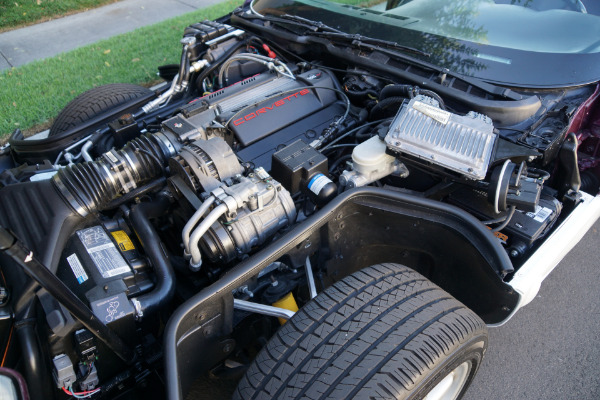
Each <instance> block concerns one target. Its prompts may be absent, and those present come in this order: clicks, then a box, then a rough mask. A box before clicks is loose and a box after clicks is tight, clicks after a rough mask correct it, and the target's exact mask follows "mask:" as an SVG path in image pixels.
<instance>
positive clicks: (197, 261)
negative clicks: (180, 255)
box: [190, 203, 228, 271]
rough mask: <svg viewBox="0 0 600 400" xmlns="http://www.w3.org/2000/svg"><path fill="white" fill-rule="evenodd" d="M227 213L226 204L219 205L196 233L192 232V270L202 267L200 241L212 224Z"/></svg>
mask: <svg viewBox="0 0 600 400" xmlns="http://www.w3.org/2000/svg"><path fill="white" fill-rule="evenodd" d="M227 211H228V209H227V206H226V205H225V204H224V203H221V204H219V205H218V206H216V207H215V208H214V209H213V210H212V211H211V212H210V214H208V215H207V216H206V218H204V220H203V221H202V222H201V223H200V225H198V227H197V228H196V229H195V230H194V232H192V236H191V237H190V253H191V255H192V259H191V260H190V268H192V270H195V271H197V270H199V269H200V267H201V266H202V254H201V253H200V239H202V236H204V234H205V233H206V232H207V231H208V230H209V229H210V227H211V226H212V224H214V223H215V222H217V220H218V219H219V218H220V217H221V215H223V214H225V213H226V212H227Z"/></svg>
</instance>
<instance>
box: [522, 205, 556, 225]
mask: <svg viewBox="0 0 600 400" xmlns="http://www.w3.org/2000/svg"><path fill="white" fill-rule="evenodd" d="M550 215H552V210H551V209H549V208H546V207H540V206H536V207H535V213H532V212H528V213H527V216H528V217H530V218H533V219H534V221H537V222H544V221H545V220H547V219H548V217H549V216H550Z"/></svg>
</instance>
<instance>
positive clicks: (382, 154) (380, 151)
mask: <svg viewBox="0 0 600 400" xmlns="http://www.w3.org/2000/svg"><path fill="white" fill-rule="evenodd" d="M391 174H396V175H399V176H402V177H405V176H408V170H407V169H406V167H405V166H404V164H402V163H401V162H400V161H398V160H397V159H396V157H394V156H391V155H389V154H387V153H386V144H385V142H383V141H382V140H381V139H380V138H379V136H373V137H372V138H371V139H369V140H366V141H364V142H362V143H361V144H359V145H358V146H356V147H355V148H354V150H353V151H352V171H344V173H343V174H342V176H341V177H340V182H341V183H342V184H343V185H345V186H346V187H347V188H353V187H359V186H365V185H368V184H369V183H372V182H375V181H376V180H379V179H381V178H383V177H386V176H388V175H391Z"/></svg>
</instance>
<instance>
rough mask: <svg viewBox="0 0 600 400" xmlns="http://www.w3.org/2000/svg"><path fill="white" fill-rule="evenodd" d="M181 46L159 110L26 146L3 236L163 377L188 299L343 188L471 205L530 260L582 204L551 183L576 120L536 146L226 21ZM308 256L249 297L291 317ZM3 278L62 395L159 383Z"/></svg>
mask: <svg viewBox="0 0 600 400" xmlns="http://www.w3.org/2000/svg"><path fill="white" fill-rule="evenodd" d="M182 44H183V52H182V61H181V65H180V66H179V69H178V71H177V74H173V75H172V76H170V77H169V78H170V79H169V80H170V82H171V83H170V84H168V85H166V86H164V87H162V88H161V89H160V90H159V93H158V95H157V97H156V98H153V99H152V100H150V101H146V100H144V101H143V102H141V103H140V104H134V105H127V107H124V108H123V109H122V110H120V112H119V113H118V115H111V117H110V118H108V117H106V118H105V120H104V121H103V122H102V123H101V124H98V125H94V128H93V129H92V130H90V129H91V128H90V129H87V128H86V129H87V130H86V129H83V128H82V130H81V131H80V132H78V133H77V134H70V135H72V136H69V135H66V137H65V138H58V139H60V140H64V141H63V142H61V143H62V144H61V147H60V152H57V151H55V150H56V148H54V147H51V146H50V144H53V143H57V140H58V139H56V140H55V139H53V138H49V139H47V140H48V141H47V142H44V143H46V144H49V145H48V146H47V147H46V148H44V146H37V147H35V146H34V145H33V144H35V143H34V142H35V141H31V143H26V142H27V141H22V142H19V143H17V142H15V144H14V146H13V150H12V151H13V153H12V156H11V157H12V159H14V160H16V161H18V162H19V163H21V162H24V164H23V165H22V166H21V167H18V168H13V169H9V170H7V171H5V172H4V173H3V174H2V176H0V178H1V179H2V180H1V182H3V183H7V182H8V183H7V184H6V185H5V186H4V187H3V188H1V189H0V225H1V226H3V227H6V228H8V229H10V230H11V231H12V232H13V233H14V234H15V236H16V237H18V238H20V239H21V240H22V241H23V243H24V245H25V246H26V247H27V248H28V249H30V250H31V251H32V253H31V254H33V255H35V257H36V259H38V260H39V261H40V262H41V264H42V265H44V266H45V267H46V268H47V269H48V270H49V271H51V273H52V274H53V275H54V276H55V277H57V278H58V280H59V281H60V282H62V283H60V282H55V288H57V290H63V291H64V292H69V293H72V295H73V297H72V298H70V302H71V304H72V305H73V304H78V305H80V306H81V307H83V308H84V309H85V308H86V307H87V308H89V311H90V314H89V315H88V317H89V318H90V319H98V320H99V321H100V322H101V323H102V324H104V325H106V326H107V327H108V328H110V329H111V330H112V331H114V332H116V333H117V334H118V335H119V336H120V337H121V338H124V341H125V342H126V344H127V345H128V346H130V347H131V348H135V349H136V351H137V353H138V354H139V355H140V357H141V359H143V360H144V362H145V363H146V364H148V365H153V363H154V364H156V362H157V360H158V359H160V357H161V354H160V352H161V350H160V344H159V342H160V340H159V338H161V335H162V334H163V332H162V330H163V327H164V323H165V321H166V319H167V318H168V316H169V314H170V312H171V311H172V310H173V305H174V304H175V303H177V304H180V303H182V302H183V301H185V300H186V299H188V298H190V297H191V296H193V295H194V294H196V293H198V292H199V291H201V290H203V289H204V288H206V287H208V286H209V285H210V284H212V283H215V282H217V281H218V280H219V279H222V278H223V277H224V276H227V273H228V271H230V270H231V269H232V268H233V267H234V266H235V265H236V263H238V262H240V261H243V260H245V259H246V258H248V257H251V256H252V255H254V254H257V253H258V252H260V251H261V250H262V249H264V248H265V246H267V245H269V244H270V243H273V242H275V241H277V240H278V239H280V238H281V237H282V236H284V235H285V234H286V233H287V232H289V231H292V230H293V229H294V227H296V226H297V224H299V223H301V222H302V221H304V220H307V219H309V218H310V217H311V216H312V215H313V214H314V213H315V212H316V211H318V210H319V209H321V208H323V207H325V206H326V205H327V204H328V203H329V202H331V201H332V199H334V198H336V196H338V195H340V194H342V193H343V192H345V191H348V190H353V189H355V188H358V187H363V186H367V185H373V186H378V187H381V188H384V189H389V190H393V191H400V192H404V193H410V194H414V195H416V196H419V197H423V198H430V199H435V200H439V201H443V202H446V203H449V204H452V205H454V206H457V207H460V208H462V209H463V210H466V211H468V212H469V213H470V214H472V215H473V216H475V217H476V218H478V219H480V220H481V221H482V223H483V224H485V225H488V226H490V229H492V228H493V229H492V230H493V232H494V234H495V235H496V237H497V238H498V240H499V241H501V243H502V245H503V246H504V247H505V249H506V251H507V253H508V254H509V255H510V257H511V258H512V259H513V260H514V261H515V265H518V263H519V260H520V259H522V257H524V256H525V255H526V254H528V252H530V251H531V249H533V248H535V246H536V243H539V242H538V241H539V240H540V239H542V238H544V237H545V235H547V234H548V232H550V230H551V229H552V227H553V225H554V224H555V222H556V221H557V220H558V218H559V216H560V215H561V212H562V210H563V207H564V206H565V204H566V205H568V204H571V205H574V204H576V202H577V201H578V200H577V196H576V192H577V189H578V184H577V178H578V175H577V176H574V175H569V174H567V175H566V176H562V177H558V178H557V179H556V180H555V181H554V183H553V187H549V185H547V183H548V179H549V177H550V174H549V173H548V172H546V170H545V169H544V168H546V169H549V168H548V167H547V162H546V160H547V159H548V157H550V156H549V154H556V153H558V152H559V151H560V152H561V158H560V159H561V161H560V162H562V163H565V165H566V164H568V163H571V164H572V163H573V162H574V163H577V159H576V156H575V158H574V161H573V159H572V158H573V157H574V150H573V149H572V148H570V147H569V146H568V144H569V142H568V139H567V140H563V139H564V138H565V137H566V129H567V127H566V125H564V124H563V125H561V126H559V125H560V124H558V125H556V124H555V125H556V126H559V128H557V129H558V131H557V132H554V133H552V135H550V136H548V140H546V141H545V142H543V143H542V144H540V145H539V146H538V147H535V146H533V145H525V144H524V143H525V142H528V141H529V142H531V141H532V138H533V137H537V136H536V133H535V132H537V131H535V129H537V128H536V127H535V125H534V127H533V128H531V131H530V132H529V133H530V135H529V136H527V135H525V136H523V137H522V138H521V139H522V140H521V139H519V140H521V141H518V140H513V139H514V138H513V137H512V136H511V135H512V134H513V133H514V131H510V130H503V129H502V127H500V126H499V124H497V123H495V121H494V120H492V119H491V118H490V117H489V116H486V115H485V114H484V113H481V112H479V111H477V110H470V109H468V110H465V109H463V108H464V107H462V108H461V106H460V105H454V107H453V108H451V107H447V106H446V105H445V103H444V101H443V99H442V98H441V97H440V96H439V95H437V94H436V93H435V92H433V91H430V90H424V89H419V88H418V87H417V86H414V85H411V84H409V83H407V82H397V81H394V80H389V79H388V80H386V79H385V78H383V77H381V76H376V75H373V74H369V73H367V72H365V71H362V70H360V69H358V67H355V66H348V67H347V68H346V69H341V70H340V68H336V67H331V68H328V67H327V66H324V65H321V64H326V63H324V62H323V63H322V62H320V61H319V62H315V63H313V64H310V63H307V62H305V61H300V60H296V61H298V62H296V63H294V62H292V61H293V60H291V59H288V60H284V57H283V54H282V53H279V54H276V52H275V51H273V49H271V47H269V45H268V44H266V43H265V42H263V41H262V39H260V38H258V37H256V36H252V35H250V34H249V33H247V32H244V31H242V30H239V29H234V28H232V27H231V26H228V25H224V24H220V23H214V22H208V21H205V22H204V23H202V24H195V25H192V26H190V27H188V29H187V30H186V32H185V36H184V40H183V41H182ZM121 111H122V112H121ZM524 123H525V122H524ZM519 129H520V128H519ZM560 138H562V139H560ZM563 142H564V143H566V144H564V143H563ZM32 143H33V144H32ZM536 143H537V142H536ZM559 148H560V149H559ZM55 157H56V162H50V161H49V162H45V163H41V162H40V160H41V159H50V158H52V159H53V160H52V161H54V158H55ZM569 165H570V164H569ZM556 168H558V169H560V166H557V167H556ZM562 169H563V170H569V171H571V170H572V169H569V168H562ZM559 199H560V200H559ZM569 202H571V203H569ZM305 246H310V243H307V244H305ZM323 246H325V245H323ZM323 254H325V256H323V257H327V256H331V255H329V254H327V252H326V251H323ZM286 257H287V258H286ZM0 262H1V263H2V264H6V265H8V264H9V263H10V262H11V261H9V260H8V259H7V258H6V257H5V256H0ZM305 262H306V263H307V264H308V265H309V267H308V269H310V264H309V261H308V260H305V259H302V260H299V259H296V258H294V257H293V256H284V255H282V257H281V260H280V261H278V262H277V263H274V264H272V265H270V266H269V267H268V268H266V269H264V270H263V271H262V272H261V274H260V275H259V276H258V277H254V278H253V280H252V281H251V282H249V283H246V284H245V285H244V286H240V287H239V288H238V289H237V290H236V292H235V293H234V295H236V296H237V297H236V298H240V299H241V298H244V299H246V300H247V299H250V298H253V297H254V298H260V299H261V300H262V301H263V303H265V304H267V305H269V304H282V303H281V302H284V303H286V304H287V305H286V307H291V308H293V306H295V302H294V303H293V304H292V306H290V301H289V294H290V293H292V292H293V291H295V290H297V288H298V286H299V283H298V282H299V281H300V280H303V279H304V278H305V277H304V275H303V273H302V272H300V270H299V267H301V266H303V265H305V264H304V263H305ZM513 271H514V270H504V271H499V272H498V275H499V276H500V277H499V278H500V279H502V278H504V277H505V276H506V275H507V274H510V273H512V272H513ZM321 272H323V274H325V273H326V272H327V271H324V270H323V271H321ZM4 273H5V274H6V275H7V277H8V279H9V280H10V281H12V282H20V283H21V284H20V286H19V285H17V286H18V287H19V289H20V290H21V291H22V292H23V293H25V294H24V295H23V296H26V295H28V296H30V298H24V299H25V300H28V301H33V300H31V299H33V298H35V299H38V300H39V303H40V304H41V308H42V309H43V313H42V314H43V319H44V323H45V327H46V328H47V331H46V332H44V335H45V338H44V339H45V341H46V342H47V347H48V354H50V355H51V357H46V358H48V360H49V363H51V365H52V369H53V371H54V375H53V376H54V384H55V386H56V387H57V388H64V389H67V388H70V387H71V386H73V385H76V386H77V387H78V388H80V389H81V390H84V391H94V390H95V388H96V387H97V386H98V385H100V384H101V385H102V386H103V387H110V388H116V387H119V385H121V384H123V382H125V381H127V380H136V382H137V380H141V379H143V377H142V378H140V376H142V375H143V374H144V373H146V372H147V371H146V372H145V370H144V368H142V367H139V365H138V366H137V367H136V368H137V369H135V368H129V367H127V368H129V369H127V368H126V367H124V357H121V356H119V354H117V352H115V351H112V350H114V348H113V347H111V346H112V345H114V343H112V342H111V343H112V345H111V343H109V341H108V339H107V341H106V342H105V341H104V340H103V339H102V338H100V337H99V336H98V335H97V334H94V330H93V329H89V327H87V326H86V325H84V324H82V322H81V320H79V319H78V318H74V316H73V314H72V312H71V309H68V307H65V304H61V303H60V302H58V301H57V300H56V299H55V298H54V297H53V295H52V293H50V292H49V291H47V290H45V289H40V288H39V287H37V286H36V285H33V284H30V283H27V282H28V280H27V279H26V277H25V275H23V273H22V272H20V271H19V270H18V269H17V268H13V269H5V272H4ZM307 274H308V272H307ZM311 279H314V278H312V275H311ZM320 279H322V276H321V277H320ZM255 296H256V297H255ZM284 299H285V301H284ZM25 300H23V301H22V302H21V303H22V304H26V303H27V302H26V301H25ZM292 300H293V296H292ZM17 311H18V312H17V315H18V317H19V318H24V319H27V318H34V317H35V316H34V315H33V314H31V315H30V314H27V313H26V310H25V309H23V310H17ZM21 313H22V314H21ZM246 317H247V315H241V316H240V315H237V314H236V317H235V318H234V324H235V325H236V326H237V325H238V324H239V326H242V327H243V332H244V333H245V332H252V334H254V330H255V329H258V328H256V326H254V325H252V324H251V323H247V320H245V318H246ZM198 318H200V317H198ZM246 323H247V324H248V325H244V324H246ZM252 323H254V322H252ZM135 333H139V335H136V334H135ZM271 333H272V332H271ZM207 335H208V334H207ZM249 335H250V334H249ZM255 336H259V337H260V336H261V334H256V335H255ZM46 339H47V340H46ZM119 358H120V359H119ZM138 360H139V358H138ZM123 370H126V371H129V372H127V374H125V375H124V373H123V372H122V371H123ZM132 371H133V372H132ZM111 390H112V389H111Z"/></svg>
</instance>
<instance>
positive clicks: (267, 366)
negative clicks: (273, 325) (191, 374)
mask: <svg viewBox="0 0 600 400" xmlns="http://www.w3.org/2000/svg"><path fill="white" fill-rule="evenodd" d="M487 342H488V336H487V328H486V325H485V323H484V322H483V321H482V320H481V319H480V318H479V317H478V316H477V315H476V314H475V313H473V312H472V311H471V310H469V309H468V308H466V307H465V306H464V305H462V304H461V303H460V302H458V301H457V300H456V299H454V298H453V297H452V296H451V295H449V294H448V293H447V292H445V291H444V290H442V289H440V288H439V287H438V286H436V285H435V284H433V283H432V282H430V281H429V280H427V279H426V278H425V277H423V276H422V275H420V274H419V273H417V272H415V271H413V270H411V269H409V268H407V267H405V266H402V265H398V264H379V265H374V266H372V267H368V268H365V269H363V270H361V271H359V272H356V273H354V274H352V275H349V276H347V277H346V278H344V279H342V280H340V281H339V282H337V283H335V284H333V285H332V286H330V287H329V288H327V289H326V290H325V291H323V292H322V293H320V294H319V295H318V296H317V297H315V298H314V299H313V300H311V301H310V302H309V303H307V304H306V305H305V306H304V307H303V308H302V309H301V310H300V311H298V312H297V313H296V314H295V315H294V316H293V318H291V319H290V320H289V321H288V322H287V323H285V324H284V325H283V326H282V327H281V328H280V329H279V330H278V331H277V333H276V334H275V335H274V336H273V337H272V338H271V339H270V341H269V342H268V343H267V345H266V346H265V347H264V348H263V349H262V350H261V351H260V352H259V354H258V356H257V357H256V359H255V360H254V362H253V363H252V365H251V366H250V367H249V369H248V371H247V372H246V374H245V376H244V377H243V378H242V380H241V381H240V383H239V385H238V387H237V389H236V391H235V393H234V396H233V398H234V399H244V400H250V399H300V398H302V399H372V398H377V399H424V398H425V399H428V400H431V399H436V400H437V399H459V398H461V397H462V396H463V394H464V393H465V391H466V389H467V388H468V386H469V384H470V383H471V381H472V379H473V377H474V376H475V374H476V372H477V369H478V368H479V366H480V365H481V361H482V359H483V356H484V353H485V350H486V348H487ZM452 385H454V386H452ZM447 386H449V387H450V390H451V391H450V392H448V390H446V391H445V392H444V390H445V387H447ZM435 390H437V391H438V392H441V395H440V393H437V394H436V392H435ZM428 394H430V395H431V394H432V395H433V396H430V397H426V396H427V395H428Z"/></svg>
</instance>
